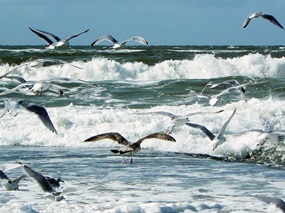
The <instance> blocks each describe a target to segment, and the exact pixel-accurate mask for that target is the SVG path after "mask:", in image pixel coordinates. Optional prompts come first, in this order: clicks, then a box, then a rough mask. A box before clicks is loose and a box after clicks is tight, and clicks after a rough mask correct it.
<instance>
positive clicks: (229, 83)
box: [207, 79, 245, 93]
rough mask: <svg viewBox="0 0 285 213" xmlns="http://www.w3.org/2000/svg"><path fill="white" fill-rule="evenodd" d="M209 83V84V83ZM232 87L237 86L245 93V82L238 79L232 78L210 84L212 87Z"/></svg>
mask: <svg viewBox="0 0 285 213" xmlns="http://www.w3.org/2000/svg"><path fill="white" fill-rule="evenodd" d="M207 85H208V84H207ZM230 87H236V89H239V90H240V91H241V92H242V93H245V87H244V84H243V85H241V84H240V83H239V82H238V81H237V80H235V79H231V80H227V81H223V82H221V83H217V84H212V85H211V86H210V88H211V89H223V90H224V89H227V88H230Z"/></svg>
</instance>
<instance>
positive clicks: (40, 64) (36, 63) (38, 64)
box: [25, 58, 82, 70]
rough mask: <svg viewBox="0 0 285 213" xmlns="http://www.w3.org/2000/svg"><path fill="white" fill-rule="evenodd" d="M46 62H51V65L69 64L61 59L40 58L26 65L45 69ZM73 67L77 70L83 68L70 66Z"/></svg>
mask: <svg viewBox="0 0 285 213" xmlns="http://www.w3.org/2000/svg"><path fill="white" fill-rule="evenodd" d="M46 62H51V63H57V64H68V63H67V62H66V61H64V60H60V59H43V58H39V59H36V60H33V61H29V62H25V64H26V65H27V66H29V67H32V68H34V67H43V65H44V63H46ZM70 65H71V66H73V67H75V68H77V69H81V70H82V68H81V67H78V66H75V65H73V64H70Z"/></svg>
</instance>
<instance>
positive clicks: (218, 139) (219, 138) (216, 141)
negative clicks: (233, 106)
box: [186, 110, 236, 151]
mask: <svg viewBox="0 0 285 213" xmlns="http://www.w3.org/2000/svg"><path fill="white" fill-rule="evenodd" d="M235 113H236V110H234V111H233V113H232V115H231V116H230V118H229V119H228V120H227V121H226V122H225V123H224V124H223V126H222V127H221V129H220V131H219V133H218V135H216V136H215V135H214V134H213V133H212V132H211V131H210V130H208V129H207V128H206V127H205V126H202V125H199V124H194V123H186V125H188V126H190V127H193V128H197V129H200V130H202V131H203V132H204V133H205V134H206V135H207V136H208V137H209V138H210V140H211V141H212V143H211V144H212V146H213V151H214V150H215V149H216V148H217V147H218V146H219V145H221V144H222V143H224V142H225V141H226V138H225V136H224V134H225V130H226V128H227V126H228V124H229V123H230V121H231V119H232V117H233V116H234V114H235Z"/></svg>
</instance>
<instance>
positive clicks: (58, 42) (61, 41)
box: [29, 27, 89, 49]
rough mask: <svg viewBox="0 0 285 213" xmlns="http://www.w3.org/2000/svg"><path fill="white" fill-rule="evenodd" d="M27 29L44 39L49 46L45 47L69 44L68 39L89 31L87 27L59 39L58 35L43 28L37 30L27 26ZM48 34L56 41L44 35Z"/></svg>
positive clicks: (52, 47) (50, 47)
mask: <svg viewBox="0 0 285 213" xmlns="http://www.w3.org/2000/svg"><path fill="white" fill-rule="evenodd" d="M29 29H30V30H31V31H32V32H33V33H35V34H36V35H37V36H39V37H40V38H42V39H44V40H45V41H46V42H47V43H48V44H49V46H48V47H47V49H55V47H61V46H63V45H69V40H71V39H73V38H75V37H77V36H79V35H81V34H83V33H87V32H88V31H89V29H87V30H84V31H83V32H80V33H77V34H75V35H72V36H70V37H68V38H66V39H60V38H59V37H58V36H56V35H54V34H52V33H49V32H46V31H43V30H38V29H32V28H30V27H29ZM44 34H46V35H49V36H51V37H52V38H54V39H55V40H56V42H53V41H52V40H51V39H49V38H48V37H47V36H46V35H44Z"/></svg>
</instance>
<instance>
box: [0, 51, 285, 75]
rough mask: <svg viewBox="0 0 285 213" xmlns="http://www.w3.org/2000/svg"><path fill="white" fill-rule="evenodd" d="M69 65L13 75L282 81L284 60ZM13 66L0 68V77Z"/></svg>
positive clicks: (200, 58) (252, 57)
mask: <svg viewBox="0 0 285 213" xmlns="http://www.w3.org/2000/svg"><path fill="white" fill-rule="evenodd" d="M72 64H73V65H76V66H78V67H82V68H83V69H82V70H81V69H77V68H75V67H72V66H70V64H64V65H53V66H48V67H41V68H29V67H27V66H22V67H20V68H19V69H17V70H16V71H15V73H14V74H20V75H22V76H23V77H24V78H27V79H28V80H40V79H49V78H58V77H68V78H75V79H82V80H88V81H101V80H134V81H152V80H167V79H210V78H218V77H227V76H248V77H262V78H263V77H266V78H267V77H269V78H282V77H284V76H285V74H284V68H285V58H284V57H282V58H273V57H271V56H270V55H262V54H259V53H256V54H248V55H245V56H241V57H235V58H226V59H223V58H219V57H216V56H215V55H213V54H197V55H196V56H195V57H194V58H193V59H192V60H165V61H162V62H159V63H157V64H155V65H147V64H144V63H142V62H124V63H120V62H118V61H115V60H110V59H106V58H93V59H91V60H90V61H87V62H83V61H74V62H72ZM12 68H13V67H10V66H8V65H7V64H4V65H3V64H2V65H1V66H0V75H2V74H4V73H6V72H7V71H8V70H10V69H12Z"/></svg>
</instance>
